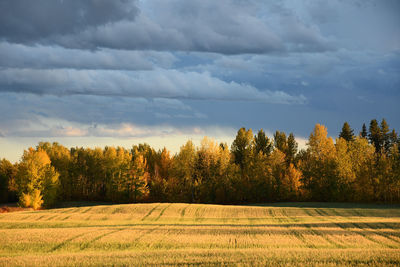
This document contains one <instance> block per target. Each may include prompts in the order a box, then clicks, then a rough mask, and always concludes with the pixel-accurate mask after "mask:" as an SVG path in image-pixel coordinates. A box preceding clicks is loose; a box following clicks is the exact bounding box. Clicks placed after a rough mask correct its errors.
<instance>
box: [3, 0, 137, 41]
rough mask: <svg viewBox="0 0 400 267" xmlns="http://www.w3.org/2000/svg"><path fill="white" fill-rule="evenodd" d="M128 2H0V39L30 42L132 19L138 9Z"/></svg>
mask: <svg viewBox="0 0 400 267" xmlns="http://www.w3.org/2000/svg"><path fill="white" fill-rule="evenodd" d="M134 2H135V1H132V0H113V1H108V0H85V1H80V0H35V1H31V0H3V1H0V37H1V38H2V39H5V40H8V41H11V42H18V43H32V42H36V41H41V40H46V39H51V38H52V36H57V35H64V34H71V33H77V32H80V31H82V30H84V29H86V28H87V27H91V26H93V27H95V26H98V25H104V24H107V23H111V22H115V21H118V20H120V19H121V18H123V19H125V20H129V19H134V17H135V15H136V14H137V13H138V9H137V8H136V6H135V5H134Z"/></svg>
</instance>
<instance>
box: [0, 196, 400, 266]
mask: <svg viewBox="0 0 400 267" xmlns="http://www.w3.org/2000/svg"><path fill="white" fill-rule="evenodd" d="M131 264H138V265H148V264H155V265H158V264H166V265H168V264H177V265H178V264H183V265H185V264H205V265H220V264H228V265H237V264H245V265H246V264H250V265H251V264H256V265H265V264H270V265H277V264H281V265H304V266H308V265H310V264H311V265H321V266H325V265H332V266H334V265H382V266H387V265H398V264H400V209H399V208H398V207H395V206H379V205H378V206H377V205H374V206H368V205H351V204H318V203H311V204H308V205H307V204H301V203H300V204H298V203H286V204H276V205H259V206H222V205H201V204H179V203H175V204H170V203H154V204H127V205H97V206H81V207H66V208H59V209H52V210H42V211H21V212H12V213H4V214H0V265H7V266H8V265H28V266H37V265H52V266H56V265H64V266H71V265H93V266H95V265H131Z"/></svg>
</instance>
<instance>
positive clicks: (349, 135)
mask: <svg viewBox="0 0 400 267" xmlns="http://www.w3.org/2000/svg"><path fill="white" fill-rule="evenodd" d="M339 137H340V138H343V139H344V140H346V141H347V142H352V141H354V131H353V129H351V128H350V125H349V124H348V123H347V121H346V122H345V123H344V124H343V127H342V131H341V132H340V134H339Z"/></svg>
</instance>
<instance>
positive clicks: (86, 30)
mask: <svg viewBox="0 0 400 267" xmlns="http://www.w3.org/2000/svg"><path fill="white" fill-rule="evenodd" d="M399 100H400V1H398V0H362V1H358V0H346V1H344V0H330V1H326V0H304V1H297V0H278V1H277V0H273V1H272V0H271V1H261V0H260V1H256V0H219V1H215V0H190V1H188V0H146V1H144V0H143V1H140V0H114V1H108V0H87V1H80V0H68V1H65V0H64V1H63V0H36V1H31V0H2V1H0V158H3V157H4V158H7V159H9V160H11V161H13V162H15V161H18V160H19V158H20V157H21V155H22V152H23V150H24V149H27V148H28V147H29V146H35V145H36V144H37V143H38V142H39V141H50V142H54V141H57V142H59V143H61V144H63V145H65V146H67V147H75V146H84V147H94V146H100V147H104V146H106V145H109V146H110V145H114V146H118V145H119V146H124V147H127V148H129V147H131V146H132V145H133V144H138V143H143V142H147V143H148V144H150V145H152V146H153V147H155V148H156V149H159V148H162V147H164V146H166V147H167V148H168V149H170V150H172V151H173V152H177V151H178V150H179V147H180V146H181V145H183V144H184V143H185V142H186V141H187V140H188V139H191V140H193V141H194V142H195V143H196V142H198V141H199V140H200V139H201V138H202V137H203V136H205V135H207V136H209V137H212V138H214V139H216V140H217V141H218V142H227V143H228V144H230V142H231V141H232V140H233V139H234V137H235V135H236V132H237V130H238V129H239V128H240V127H246V128H252V129H253V132H257V131H258V130H259V129H261V128H262V129H264V131H266V133H267V135H269V136H270V137H272V134H273V133H274V132H275V131H276V130H280V131H284V132H286V133H290V132H293V133H294V134H295V136H296V137H297V139H298V141H299V143H300V146H304V145H305V143H306V139H307V138H308V136H309V134H310V133H311V131H312V129H313V127H314V125H315V124H316V123H320V124H323V125H325V126H326V127H327V128H328V132H329V135H330V136H332V137H337V136H338V134H339V132H340V129H341V127H342V125H343V123H344V122H345V121H347V122H349V124H350V126H351V127H352V128H353V129H354V130H355V133H358V132H359V131H360V130H361V126H362V124H363V123H366V125H367V126H368V124H369V121H370V120H371V119H378V120H379V121H380V120H381V119H382V118H385V119H386V120H387V122H388V123H389V126H390V128H391V129H393V128H394V129H396V130H397V131H399V130H400V116H399V115H400V105H399Z"/></svg>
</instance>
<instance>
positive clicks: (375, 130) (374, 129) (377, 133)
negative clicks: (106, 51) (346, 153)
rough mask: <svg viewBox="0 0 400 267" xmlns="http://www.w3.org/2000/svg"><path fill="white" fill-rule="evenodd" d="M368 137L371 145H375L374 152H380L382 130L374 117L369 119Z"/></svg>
mask: <svg viewBox="0 0 400 267" xmlns="http://www.w3.org/2000/svg"><path fill="white" fill-rule="evenodd" d="M368 139H369V141H370V143H371V144H372V145H374V147H375V152H376V153H381V150H382V146H383V141H382V132H381V128H380V127H379V124H378V121H377V120H376V119H373V120H371V122H370V124H369V134H368Z"/></svg>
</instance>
